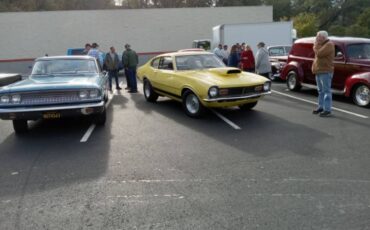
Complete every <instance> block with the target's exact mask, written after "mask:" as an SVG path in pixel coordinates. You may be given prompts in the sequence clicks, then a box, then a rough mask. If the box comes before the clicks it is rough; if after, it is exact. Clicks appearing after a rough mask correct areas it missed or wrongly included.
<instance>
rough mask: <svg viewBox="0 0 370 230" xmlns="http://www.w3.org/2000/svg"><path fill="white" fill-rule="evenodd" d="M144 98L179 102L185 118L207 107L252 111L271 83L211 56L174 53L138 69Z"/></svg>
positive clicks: (193, 115)
mask: <svg viewBox="0 0 370 230" xmlns="http://www.w3.org/2000/svg"><path fill="white" fill-rule="evenodd" d="M137 76H138V78H139V80H140V81H142V82H143V85H144V96H145V99H146V100H147V101H149V102H155V101H156V100H157V99H158V96H166V97H169V98H172V99H174V100H177V101H179V102H182V104H183V108H184V110H185V112H186V114H187V115H189V116H191V117H198V116H200V115H202V114H203V112H204V111H205V108H206V107H209V108H215V107H233V106H239V107H240V109H242V110H249V109H252V108H253V107H254V106H255V105H256V104H257V101H258V99H260V98H261V96H263V95H267V94H270V93H271V81H270V80H268V79H267V78H265V77H262V76H259V75H257V74H253V73H247V72H242V71H241V70H240V69H237V68H230V67H226V66H225V65H224V64H223V62H222V61H221V60H220V59H218V58H217V57H216V56H215V55H214V54H213V53H209V52H204V51H193V52H191V51H189V52H184V51H181V52H174V53H166V54H161V55H159V56H156V57H154V58H152V59H151V60H150V61H148V62H147V63H146V64H145V65H143V66H141V67H140V68H139V69H138V74H137Z"/></svg>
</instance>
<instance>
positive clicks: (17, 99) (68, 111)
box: [0, 56, 109, 133]
mask: <svg viewBox="0 0 370 230" xmlns="http://www.w3.org/2000/svg"><path fill="white" fill-rule="evenodd" d="M107 82H108V76H107V74H105V73H103V72H101V71H100V69H99V67H98V63H97V61H96V59H94V58H93V57H89V56H57V57H42V58H38V59H36V61H35V64H34V66H33V69H32V73H31V75H30V76H29V78H28V79H26V80H23V81H19V82H17V83H14V84H11V85H8V86H5V87H2V88H0V118H1V119H3V120H12V121H13V127H14V130H15V132H16V133H23V132H26V131H27V130H28V123H27V121H28V120H37V119H59V118H62V117H70V116H89V117H93V118H94V121H95V123H96V124H98V125H104V123H105V121H106V109H105V104H106V102H107V101H108V92H109V91H108V85H107Z"/></svg>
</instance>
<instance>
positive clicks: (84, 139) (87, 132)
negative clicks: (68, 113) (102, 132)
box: [80, 124, 96, 143]
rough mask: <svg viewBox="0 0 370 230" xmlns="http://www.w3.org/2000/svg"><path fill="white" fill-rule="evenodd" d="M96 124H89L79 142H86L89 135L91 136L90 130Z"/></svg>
mask: <svg viewBox="0 0 370 230" xmlns="http://www.w3.org/2000/svg"><path fill="white" fill-rule="evenodd" d="M95 127H96V125H95V124H92V125H90V127H89V129H88V130H87V131H86V133H85V135H84V136H83V137H82V138H81V141H80V142H81V143H84V142H86V141H87V140H89V137H90V136H91V134H92V132H93V131H94V129H95Z"/></svg>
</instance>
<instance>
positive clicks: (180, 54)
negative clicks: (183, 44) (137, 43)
mask: <svg viewBox="0 0 370 230" xmlns="http://www.w3.org/2000/svg"><path fill="white" fill-rule="evenodd" d="M201 54H213V53H211V52H207V51H180V52H172V53H164V54H160V55H158V56H156V57H163V56H186V55H201Z"/></svg>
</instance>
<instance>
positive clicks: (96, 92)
mask: <svg viewBox="0 0 370 230" xmlns="http://www.w3.org/2000/svg"><path fill="white" fill-rule="evenodd" d="M89 94H90V98H97V97H99V90H97V89H93V90H90V92H89Z"/></svg>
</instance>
